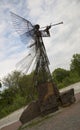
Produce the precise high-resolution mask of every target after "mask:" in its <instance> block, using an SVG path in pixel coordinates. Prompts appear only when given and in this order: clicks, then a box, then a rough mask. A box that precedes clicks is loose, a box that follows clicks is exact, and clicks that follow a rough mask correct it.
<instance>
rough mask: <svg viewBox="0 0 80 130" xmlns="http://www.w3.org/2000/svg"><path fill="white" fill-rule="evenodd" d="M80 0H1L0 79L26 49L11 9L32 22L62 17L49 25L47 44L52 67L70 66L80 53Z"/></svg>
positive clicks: (42, 23)
mask: <svg viewBox="0 0 80 130" xmlns="http://www.w3.org/2000/svg"><path fill="white" fill-rule="evenodd" d="M79 10H80V0H34V1H33V0H0V79H1V78H3V77H5V76H6V75H7V74H8V73H11V72H12V71H14V70H15V69H16V67H15V66H16V64H17V62H19V60H21V59H22V58H23V57H24V56H25V55H26V54H27V53H28V49H27V47H26V46H25V45H24V44H23V43H22V42H21V40H20V37H19V35H18V34H17V33H16V32H15V29H14V27H13V25H12V21H11V15H10V11H12V12H14V13H16V14H18V15H20V16H22V17H24V18H25V19H28V20H29V21H30V22H31V23H32V24H33V25H35V24H39V25H40V26H47V25H50V24H51V23H53V24H54V23H58V22H61V21H63V22H64V24H62V25H58V26H54V27H52V28H51V29H50V35H51V36H50V37H47V38H46V37H45V38H44V39H43V40H44V44H45V47H46V50H47V54H48V57H49V60H50V70H51V71H53V70H55V69H56V68H64V69H69V67H70V63H71V59H72V56H73V54H76V53H80V11H79Z"/></svg>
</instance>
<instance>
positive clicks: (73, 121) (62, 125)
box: [22, 94, 80, 130]
mask: <svg viewBox="0 0 80 130" xmlns="http://www.w3.org/2000/svg"><path fill="white" fill-rule="evenodd" d="M77 99H78V100H77V102H76V103H74V104H72V105H71V106H69V107H66V108H63V109H62V110H61V111H58V112H56V113H52V114H50V115H51V117H49V118H47V119H45V120H43V121H42V122H41V121H40V122H38V123H37V124H35V125H32V126H31V125H30V126H27V127H25V128H24V129H22V130H80V94H79V95H77Z"/></svg>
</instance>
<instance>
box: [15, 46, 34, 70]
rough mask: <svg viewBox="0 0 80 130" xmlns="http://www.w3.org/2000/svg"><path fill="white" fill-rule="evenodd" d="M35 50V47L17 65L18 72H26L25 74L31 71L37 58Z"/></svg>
mask: <svg viewBox="0 0 80 130" xmlns="http://www.w3.org/2000/svg"><path fill="white" fill-rule="evenodd" d="M34 49H35V47H34V46H33V47H31V49H30V51H29V54H28V55H27V56H25V57H24V58H23V59H22V60H20V61H19V62H18V63H17V64H16V67H17V69H18V70H20V71H22V72H25V73H27V72H28V71H29V69H30V67H31V65H32V63H33V61H34V60H35V57H36V51H35V50H34Z"/></svg>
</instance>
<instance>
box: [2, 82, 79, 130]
mask: <svg viewBox="0 0 80 130" xmlns="http://www.w3.org/2000/svg"><path fill="white" fill-rule="evenodd" d="M71 88H74V92H75V94H77V93H80V82H79V83H75V84H73V85H70V86H69V87H66V88H63V89H61V90H60V92H63V91H66V90H69V89H71ZM79 96H80V95H79ZM24 109H25V107H24V108H22V109H20V110H17V111H15V112H13V113H12V114H10V115H9V116H7V117H5V118H3V119H1V120H0V130H3V129H1V128H3V127H6V126H10V124H11V125H13V124H14V125H16V123H17V126H18V127H19V126H20V125H21V123H20V122H19V117H20V116H21V114H22V112H23V111H24ZM4 130H7V129H4ZM8 130H9V129H8ZM10 130H14V129H10Z"/></svg>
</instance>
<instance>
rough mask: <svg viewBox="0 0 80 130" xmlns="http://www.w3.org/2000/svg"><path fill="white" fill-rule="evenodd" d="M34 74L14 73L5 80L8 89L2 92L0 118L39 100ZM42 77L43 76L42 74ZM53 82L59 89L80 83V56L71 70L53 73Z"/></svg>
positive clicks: (59, 70) (75, 58)
mask: <svg viewBox="0 0 80 130" xmlns="http://www.w3.org/2000/svg"><path fill="white" fill-rule="evenodd" d="M33 75H34V72H32V73H31V74H29V75H26V74H23V73H21V72H18V71H14V72H12V73H11V74H8V76H7V77H4V79H3V85H4V86H6V89H5V90H3V91H2V92H0V118H2V117H4V116H6V115H8V114H9V113H11V112H13V111H15V110H17V109H19V108H21V107H23V106H25V105H27V104H28V103H29V102H31V101H32V100H35V99H37V96H38V93H37V89H36V88H35V87H34V84H33V82H32V81H33ZM41 75H42V74H41ZM52 78H53V82H55V83H56V84H57V86H58V88H59V89H60V88H63V87H66V86H68V85H70V84H73V83H75V82H79V81H80V54H75V55H73V58H72V60H71V64H70V70H65V69H62V68H57V69H55V70H54V71H53V72H52ZM39 79H40V80H41V77H39Z"/></svg>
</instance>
